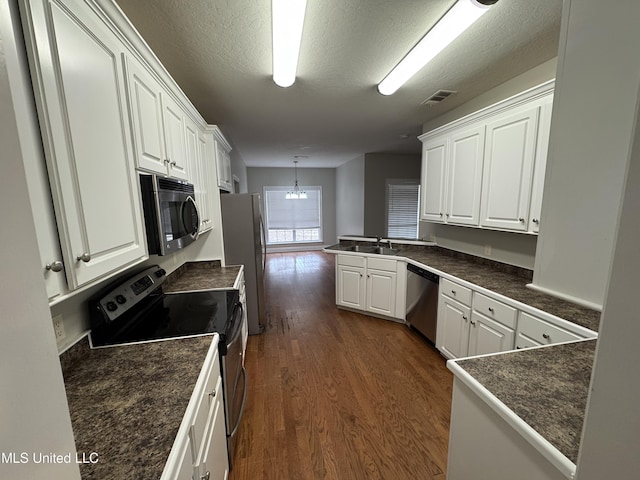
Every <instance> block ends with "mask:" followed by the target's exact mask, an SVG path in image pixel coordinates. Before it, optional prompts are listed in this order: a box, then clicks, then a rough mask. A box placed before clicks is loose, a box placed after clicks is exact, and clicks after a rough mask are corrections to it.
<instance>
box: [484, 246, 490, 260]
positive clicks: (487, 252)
mask: <svg viewBox="0 0 640 480" xmlns="http://www.w3.org/2000/svg"><path fill="white" fill-rule="evenodd" d="M484 254H485V255H486V256H487V257H490V256H491V245H485V246H484Z"/></svg>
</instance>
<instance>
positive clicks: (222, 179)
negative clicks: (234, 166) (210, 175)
mask: <svg viewBox="0 0 640 480" xmlns="http://www.w3.org/2000/svg"><path fill="white" fill-rule="evenodd" d="M212 131H213V136H214V139H215V152H216V166H217V173H218V187H219V188H220V189H221V190H225V191H227V192H233V177H232V175H231V156H230V155H229V152H231V145H229V142H228V141H227V139H226V138H224V135H222V132H221V131H220V129H219V128H218V127H213V130H212Z"/></svg>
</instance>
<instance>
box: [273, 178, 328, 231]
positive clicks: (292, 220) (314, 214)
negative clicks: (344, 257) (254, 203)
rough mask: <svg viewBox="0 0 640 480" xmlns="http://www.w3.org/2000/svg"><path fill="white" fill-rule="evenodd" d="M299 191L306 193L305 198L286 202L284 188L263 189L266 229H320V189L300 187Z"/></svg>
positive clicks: (285, 190)
mask: <svg viewBox="0 0 640 480" xmlns="http://www.w3.org/2000/svg"><path fill="white" fill-rule="evenodd" d="M289 190H290V189H289ZM301 190H304V191H306V192H307V198H304V199H303V198H299V199H290V200H287V199H286V198H285V195H286V194H287V189H286V188H278V187H265V209H266V211H267V215H266V217H267V218H266V220H267V229H269V230H271V229H274V230H277V229H287V230H288V229H291V230H300V229H304V228H320V227H321V225H322V220H321V216H322V214H321V203H322V187H301Z"/></svg>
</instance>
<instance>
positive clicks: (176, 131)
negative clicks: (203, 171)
mask: <svg viewBox="0 0 640 480" xmlns="http://www.w3.org/2000/svg"><path fill="white" fill-rule="evenodd" d="M161 99H162V117H163V121H164V141H165V150H166V152H167V160H168V161H169V172H170V175H171V176H172V177H176V178H181V179H183V180H187V179H188V178H189V175H188V171H187V152H186V145H185V124H184V113H183V112H182V108H180V106H179V105H178V104H177V103H176V102H175V101H174V100H173V99H172V98H171V97H170V96H169V95H168V94H167V93H164V92H163V93H162V94H161Z"/></svg>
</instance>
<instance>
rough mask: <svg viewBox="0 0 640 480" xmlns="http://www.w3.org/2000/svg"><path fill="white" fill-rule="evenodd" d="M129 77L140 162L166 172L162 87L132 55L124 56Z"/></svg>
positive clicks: (146, 166)
mask: <svg viewBox="0 0 640 480" xmlns="http://www.w3.org/2000/svg"><path fill="white" fill-rule="evenodd" d="M125 67H126V70H127V79H128V81H129V107H130V110H131V122H132V133H133V144H134V150H135V154H136V161H137V165H138V167H139V168H141V169H146V170H149V171H152V172H156V173H161V174H166V173H167V169H168V166H167V163H168V162H167V161H166V158H167V157H166V153H165V149H164V130H163V121H162V102H161V99H160V92H161V91H162V87H161V86H160V83H158V81H156V80H155V79H154V78H153V76H152V75H151V73H150V72H149V71H148V70H147V69H146V68H145V67H143V66H142V65H140V63H139V62H138V61H137V60H135V59H134V58H133V57H131V56H130V55H126V56H125Z"/></svg>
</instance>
